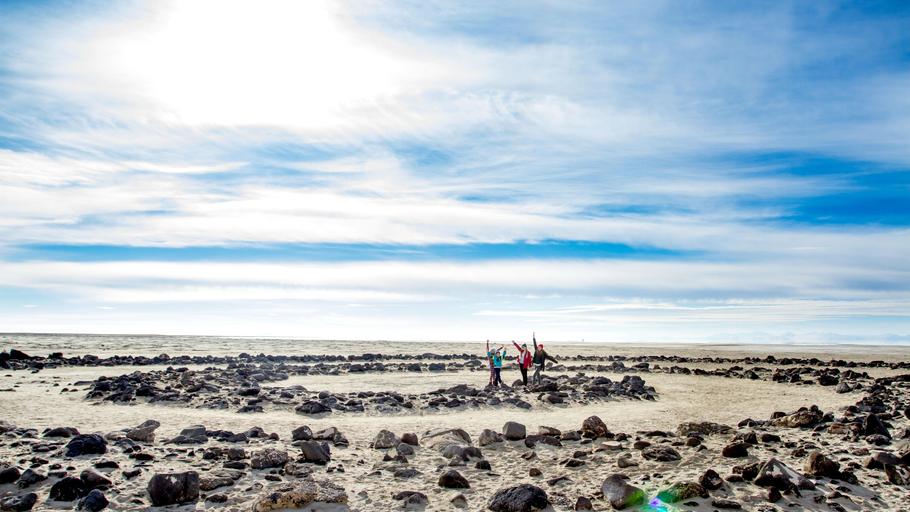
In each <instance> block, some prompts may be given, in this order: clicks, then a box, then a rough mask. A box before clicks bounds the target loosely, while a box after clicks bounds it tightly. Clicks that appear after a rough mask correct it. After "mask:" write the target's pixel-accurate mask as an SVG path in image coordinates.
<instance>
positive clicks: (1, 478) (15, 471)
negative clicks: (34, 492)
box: [0, 467, 21, 485]
mask: <svg viewBox="0 0 910 512" xmlns="http://www.w3.org/2000/svg"><path fill="white" fill-rule="evenodd" d="M20 476H21V473H20V472H19V468H17V467H10V468H3V469H2V470H0V485H2V484H11V483H13V482H15V481H16V480H19V477H20Z"/></svg>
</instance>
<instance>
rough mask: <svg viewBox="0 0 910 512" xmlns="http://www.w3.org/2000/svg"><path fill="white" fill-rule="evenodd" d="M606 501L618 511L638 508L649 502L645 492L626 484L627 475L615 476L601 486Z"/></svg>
mask: <svg viewBox="0 0 910 512" xmlns="http://www.w3.org/2000/svg"><path fill="white" fill-rule="evenodd" d="M600 491H601V492H602V493H603V495H604V499H606V500H607V501H609V502H610V506H612V507H613V508H614V509H616V510H622V509H624V508H628V507H638V506H641V505H644V504H645V503H646V502H647V501H648V497H647V495H646V494H645V491H643V490H641V489H639V488H638V487H635V486H634V485H630V484H628V483H627V482H626V477H625V475H621V474H613V475H610V476H608V477H607V478H606V480H604V482H603V484H601V486H600Z"/></svg>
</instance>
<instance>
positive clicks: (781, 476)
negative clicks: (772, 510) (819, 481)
mask: <svg viewBox="0 0 910 512" xmlns="http://www.w3.org/2000/svg"><path fill="white" fill-rule="evenodd" d="M755 485H758V486H761V487H773V488H775V489H777V490H779V491H787V490H793V489H814V488H815V484H814V483H812V481H811V480H809V479H808V478H806V477H804V476H803V475H801V474H799V473H798V472H796V471H795V470H793V469H792V468H790V467H789V466H787V465H786V464H784V463H783V462H781V461H779V460H777V459H775V458H773V457H772V458H770V459H768V461H767V462H765V463H764V464H762V466H761V468H759V470H758V475H757V476H756V477H755Z"/></svg>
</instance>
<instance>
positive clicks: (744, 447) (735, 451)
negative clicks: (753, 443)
mask: <svg viewBox="0 0 910 512" xmlns="http://www.w3.org/2000/svg"><path fill="white" fill-rule="evenodd" d="M720 453H721V455H723V456H724V457H729V458H741V457H748V456H749V444H748V443H739V442H732V443H729V444H728V445H726V446H724V447H723V449H722V450H721V452H720Z"/></svg>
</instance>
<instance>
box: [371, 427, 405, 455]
mask: <svg viewBox="0 0 910 512" xmlns="http://www.w3.org/2000/svg"><path fill="white" fill-rule="evenodd" d="M400 442H401V441H400V440H399V439H398V436H396V435H395V433H394V432H391V431H389V430H385V429H382V430H380V431H379V433H378V434H376V438H375V439H373V448H376V449H377V450H385V449H387V448H394V447H396V446H398V443H400Z"/></svg>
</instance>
